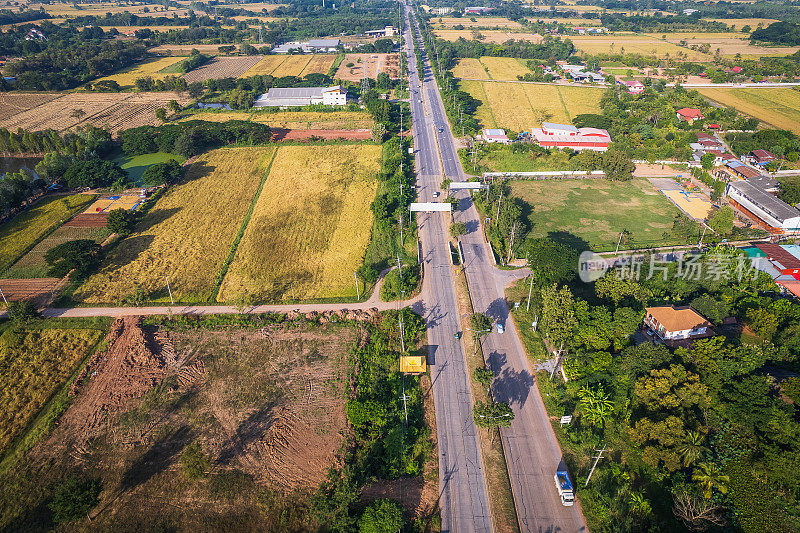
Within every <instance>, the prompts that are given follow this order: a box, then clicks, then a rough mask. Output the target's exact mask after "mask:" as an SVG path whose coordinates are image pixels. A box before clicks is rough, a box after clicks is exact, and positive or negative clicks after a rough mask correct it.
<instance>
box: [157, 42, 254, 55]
mask: <svg viewBox="0 0 800 533" xmlns="http://www.w3.org/2000/svg"><path fill="white" fill-rule="evenodd" d="M220 46H235V47H237V48H238V47H239V45H238V44H237V43H229V44H162V45H159V46H156V47H154V48H151V49H150V51H151V52H153V53H154V54H160V55H173V56H188V55H189V54H191V53H192V50H193V49H194V50H198V51H199V52H201V53H203V54H218V53H219V47H220Z"/></svg>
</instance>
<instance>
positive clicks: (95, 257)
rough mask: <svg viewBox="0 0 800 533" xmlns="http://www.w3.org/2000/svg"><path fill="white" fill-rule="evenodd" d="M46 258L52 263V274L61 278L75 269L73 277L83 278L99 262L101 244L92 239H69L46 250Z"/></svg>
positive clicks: (50, 271) (50, 272)
mask: <svg viewBox="0 0 800 533" xmlns="http://www.w3.org/2000/svg"><path fill="white" fill-rule="evenodd" d="M44 260H45V261H47V264H48V265H50V270H49V271H48V274H49V275H50V276H55V277H58V278H60V277H63V276H66V275H67V274H69V273H70V272H71V271H73V270H74V272H73V274H72V277H73V278H77V279H81V278H84V277H86V276H87V275H88V274H90V273H91V272H92V271H93V270H94V269H95V267H97V265H98V264H99V262H100V245H99V244H97V243H96V242H95V241H93V240H92V239H80V240H77V241H67V242H64V243H61V244H59V245H57V246H55V247H53V248H51V249H49V250H48V251H47V252H45V254H44Z"/></svg>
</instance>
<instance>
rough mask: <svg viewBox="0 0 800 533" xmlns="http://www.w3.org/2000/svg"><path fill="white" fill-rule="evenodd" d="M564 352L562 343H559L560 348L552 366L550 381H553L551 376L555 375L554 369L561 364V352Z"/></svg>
mask: <svg viewBox="0 0 800 533" xmlns="http://www.w3.org/2000/svg"><path fill="white" fill-rule="evenodd" d="M563 350H564V343H563V342H562V343H561V347H560V348H559V349H558V353H557V355H556V364H554V365H553V370H552V371H551V372H550V379H553V376H555V375H556V369H557V368H558V363H560V362H561V352H562V351H563Z"/></svg>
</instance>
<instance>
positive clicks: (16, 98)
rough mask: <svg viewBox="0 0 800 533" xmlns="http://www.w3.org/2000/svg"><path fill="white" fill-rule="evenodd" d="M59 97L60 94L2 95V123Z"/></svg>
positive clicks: (0, 117)
mask: <svg viewBox="0 0 800 533" xmlns="http://www.w3.org/2000/svg"><path fill="white" fill-rule="evenodd" d="M59 96H61V95H60V94H58V93H0V123H3V122H5V121H6V120H8V119H9V118H11V117H13V116H14V115H16V114H18V113H22V112H23V111H27V110H29V109H33V108H34V107H37V106H40V105H42V104H45V103H47V102H49V101H50V100H53V99H55V98H58V97H59Z"/></svg>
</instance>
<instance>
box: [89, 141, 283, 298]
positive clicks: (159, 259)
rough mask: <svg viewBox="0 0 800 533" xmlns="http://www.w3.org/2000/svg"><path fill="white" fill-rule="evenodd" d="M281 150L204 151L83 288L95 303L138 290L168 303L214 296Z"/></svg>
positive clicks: (236, 149) (231, 149)
mask: <svg viewBox="0 0 800 533" xmlns="http://www.w3.org/2000/svg"><path fill="white" fill-rule="evenodd" d="M273 151H274V148H226V149H220V150H214V151H212V152H209V153H208V154H205V155H203V156H201V157H200V158H198V159H197V161H195V163H194V164H192V166H191V168H189V169H188V171H187V173H186V177H185V178H184V180H183V181H182V182H181V183H180V184H179V185H177V186H175V187H171V188H170V189H168V190H167V192H166V193H165V194H164V196H162V197H161V198H160V199H159V200H158V202H157V203H156V204H155V206H153V208H152V209H151V210H150V212H149V213H147V215H146V216H145V217H144V219H143V220H142V221H141V222H140V223H139V224H138V225H137V226H136V228H135V231H134V233H133V234H132V235H131V236H129V237H128V238H126V239H125V240H124V241H122V242H121V243H119V244H118V245H117V246H116V247H115V248H114V250H113V251H112V252H111V253H110V254H109V256H108V257H107V258H106V260H105V261H104V262H103V266H102V268H101V270H100V271H99V272H98V273H97V274H95V275H93V276H91V277H90V278H89V279H88V280H87V281H86V283H84V284H83V285H82V286H81V287H79V289H78V290H77V291H76V294H75V297H76V298H77V299H79V300H82V301H85V302H89V303H99V302H119V301H122V300H123V299H124V298H125V297H128V296H131V295H132V294H134V293H136V292H137V289H138V290H139V291H140V292H141V293H143V294H144V296H145V297H146V298H149V299H153V300H159V301H169V295H168V294H167V292H166V291H167V288H166V282H165V276H168V278H169V283H170V286H171V288H172V293H173V295H174V297H175V299H176V300H178V301H180V302H205V301H208V300H209V299H210V298H211V297H212V295H213V294H214V290H215V281H214V280H215V277H216V276H217V274H218V272H219V271H220V268H221V267H222V264H223V261H224V260H225V258H226V257H227V256H228V254H229V253H230V247H231V244H232V242H233V240H234V237H235V236H236V233H237V232H238V231H239V228H240V226H241V224H242V221H243V219H244V216H245V214H246V213H247V211H248V210H249V208H250V205H251V203H252V200H253V196H254V195H255V193H256V191H257V190H258V187H259V185H260V183H261V180H262V178H263V176H264V173H265V172H266V170H267V166H268V164H269V162H270V160H271V158H272V154H273Z"/></svg>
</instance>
